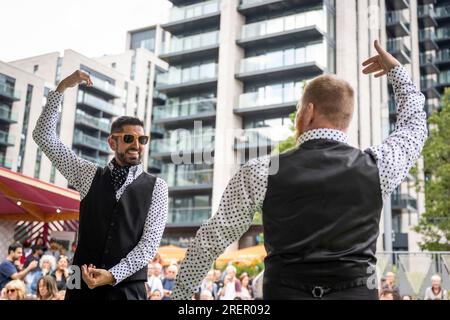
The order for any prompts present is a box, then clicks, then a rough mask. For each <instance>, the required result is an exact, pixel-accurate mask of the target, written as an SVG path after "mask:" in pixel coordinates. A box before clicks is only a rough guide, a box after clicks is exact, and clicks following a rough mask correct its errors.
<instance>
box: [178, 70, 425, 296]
mask: <svg viewBox="0 0 450 320" xmlns="http://www.w3.org/2000/svg"><path fill="white" fill-rule="evenodd" d="M388 79H389V81H390V82H391V83H392V85H393V87H394V91H395V99H396V104H397V106H398V120H397V123H396V126H395V131H394V132H393V133H392V134H391V135H390V136H389V137H388V138H387V139H386V140H385V141H384V142H383V143H382V144H381V145H379V146H374V147H371V148H369V149H367V150H365V152H367V153H370V154H371V155H373V156H374V157H375V159H376V161H377V167H378V171H379V175H380V189H381V193H382V195H383V198H386V197H387V196H388V195H389V194H390V193H391V192H392V191H393V190H394V189H395V188H396V187H397V186H398V185H399V184H400V183H401V182H402V181H403V180H404V179H405V177H406V175H407V174H408V172H409V170H410V169H411V167H412V166H413V164H414V162H415V161H416V160H417V158H418V157H419V156H420V152H421V151H422V147H423V145H424V143H425V140H426V137H427V134H428V132H427V125H426V114H425V112H424V111H423V106H424V101H425V98H424V96H423V94H422V93H420V91H418V90H417V89H416V87H415V86H414V84H413V83H412V81H411V79H410V77H409V75H408V73H407V71H406V69H404V68H403V67H402V66H398V67H395V68H394V69H392V70H391V71H390V72H389V74H388ZM315 139H331V140H335V141H339V142H342V143H347V141H348V137H347V135H346V134H345V133H344V132H341V131H338V130H332V129H317V130H311V131H308V132H306V133H304V134H303V135H302V136H301V137H300V138H299V144H302V143H304V142H306V141H309V140H315ZM269 165H270V157H269V156H266V157H262V158H258V159H253V160H251V161H250V162H248V163H247V164H245V165H244V166H243V167H242V168H241V169H240V170H239V171H238V172H237V173H236V175H234V177H233V178H232V179H231V181H230V182H229V184H228V186H227V187H226V189H225V192H224V193H223V196H222V199H221V201H220V204H219V209H218V211H217V213H216V214H215V215H214V216H213V217H212V218H210V219H209V220H207V221H206V222H205V223H204V224H203V225H202V226H201V228H200V229H199V231H198V232H197V235H196V237H195V238H194V239H193V240H192V242H191V244H190V246H189V249H188V251H187V254H186V258H185V259H184V261H183V263H182V265H181V269H180V272H179V274H178V277H177V281H176V286H175V289H174V293H173V299H183V300H188V299H190V298H191V297H192V295H193V293H194V292H195V290H196V288H197V287H198V285H199V284H200V282H201V281H202V279H203V278H204V277H205V275H206V273H207V272H208V270H209V269H210V267H211V265H212V263H213V262H214V261H215V259H216V258H217V257H218V256H219V255H220V254H222V253H223V251H224V250H225V249H226V248H227V247H228V246H229V245H230V244H231V243H233V242H234V241H236V240H238V239H239V238H240V237H241V236H242V235H243V234H244V233H245V232H246V231H247V230H248V228H249V227H250V226H251V223H252V220H253V214H254V213H255V212H258V211H260V210H261V208H262V204H263V201H264V198H265V194H266V190H267V180H268V175H269Z"/></svg>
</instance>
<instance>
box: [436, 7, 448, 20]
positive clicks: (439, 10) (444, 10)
mask: <svg viewBox="0 0 450 320" xmlns="http://www.w3.org/2000/svg"><path fill="white" fill-rule="evenodd" d="M434 10H435V12H436V18H440V19H442V18H448V17H450V5H447V6H439V7H435V8H434Z"/></svg>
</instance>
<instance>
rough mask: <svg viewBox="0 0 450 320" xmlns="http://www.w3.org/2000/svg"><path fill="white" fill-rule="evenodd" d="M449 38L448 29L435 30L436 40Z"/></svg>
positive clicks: (449, 32) (449, 31)
mask: <svg viewBox="0 0 450 320" xmlns="http://www.w3.org/2000/svg"><path fill="white" fill-rule="evenodd" d="M448 38H450V28H438V29H436V40H443V39H448Z"/></svg>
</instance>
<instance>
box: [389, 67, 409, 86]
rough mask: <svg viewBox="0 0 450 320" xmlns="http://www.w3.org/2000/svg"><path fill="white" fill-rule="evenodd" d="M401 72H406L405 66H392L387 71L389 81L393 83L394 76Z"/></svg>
mask: <svg viewBox="0 0 450 320" xmlns="http://www.w3.org/2000/svg"><path fill="white" fill-rule="evenodd" d="M402 73H406V74H408V72H407V71H406V69H405V67H403V66H402V65H398V66H395V67H394V68H392V69H391V70H390V71H389V72H388V74H387V76H388V79H389V81H390V82H391V83H393V80H394V78H396V77H398V76H399V75H400V74H402ZM408 77H409V75H408Z"/></svg>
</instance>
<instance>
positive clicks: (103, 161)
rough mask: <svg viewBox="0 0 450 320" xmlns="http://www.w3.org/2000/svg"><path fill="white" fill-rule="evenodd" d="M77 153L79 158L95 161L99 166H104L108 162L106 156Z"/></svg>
mask: <svg viewBox="0 0 450 320" xmlns="http://www.w3.org/2000/svg"><path fill="white" fill-rule="evenodd" d="M78 155H79V156H80V157H81V158H83V159H85V160H88V161H90V162H92V163H95V164H97V165H99V166H100V167H106V165H107V164H108V158H104V157H103V158H102V157H91V156H88V155H86V154H84V153H79V154H78Z"/></svg>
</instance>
